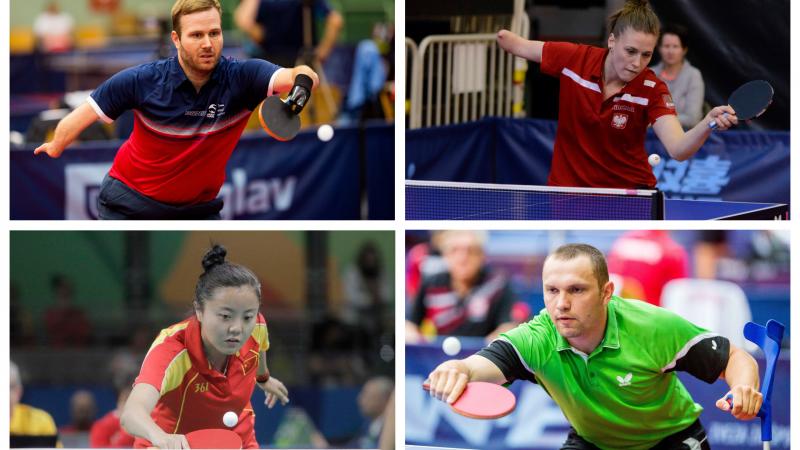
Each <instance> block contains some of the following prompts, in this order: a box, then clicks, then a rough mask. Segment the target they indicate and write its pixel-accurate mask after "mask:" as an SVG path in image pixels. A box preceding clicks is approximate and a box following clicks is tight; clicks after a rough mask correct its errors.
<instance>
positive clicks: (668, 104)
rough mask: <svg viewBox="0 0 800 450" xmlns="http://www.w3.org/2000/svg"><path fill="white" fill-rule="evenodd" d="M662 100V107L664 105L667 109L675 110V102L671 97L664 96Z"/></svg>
mask: <svg viewBox="0 0 800 450" xmlns="http://www.w3.org/2000/svg"><path fill="white" fill-rule="evenodd" d="M662 98H663V99H664V105H666V107H667V108H672V109H675V102H673V101H672V96H671V95H669V94H664V95H663V96H662Z"/></svg>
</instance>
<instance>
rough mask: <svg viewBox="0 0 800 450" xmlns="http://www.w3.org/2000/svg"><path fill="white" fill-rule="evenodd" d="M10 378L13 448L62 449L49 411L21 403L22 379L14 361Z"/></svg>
mask: <svg viewBox="0 0 800 450" xmlns="http://www.w3.org/2000/svg"><path fill="white" fill-rule="evenodd" d="M8 377H9V381H10V383H11V395H10V396H9V397H10V400H11V425H10V426H9V432H10V435H11V441H10V442H11V447H12V448H20V447H56V446H58V447H61V443H60V442H59V441H58V430H57V429H56V423H55V421H54V420H53V417H52V416H50V414H49V413H47V411H44V410H41V409H38V408H34V407H33V406H28V405H25V404H23V403H20V401H21V400H22V393H23V388H22V379H21V378H20V374H19V367H17V365H16V364H15V363H14V361H11V363H10V365H9V372H8Z"/></svg>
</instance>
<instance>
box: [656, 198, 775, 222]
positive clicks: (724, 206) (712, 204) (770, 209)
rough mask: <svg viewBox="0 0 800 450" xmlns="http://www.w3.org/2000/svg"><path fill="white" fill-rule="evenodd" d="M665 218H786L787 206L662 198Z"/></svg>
mask: <svg viewBox="0 0 800 450" xmlns="http://www.w3.org/2000/svg"><path fill="white" fill-rule="evenodd" d="M664 208H665V211H664V216H665V217H664V219H666V220H750V219H753V220H765V219H766V220H788V219H789V206H788V205H785V204H782V203H749V202H726V201H707V200H674V199H666V200H664Z"/></svg>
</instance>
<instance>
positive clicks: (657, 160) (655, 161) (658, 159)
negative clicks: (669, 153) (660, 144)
mask: <svg viewBox="0 0 800 450" xmlns="http://www.w3.org/2000/svg"><path fill="white" fill-rule="evenodd" d="M647 162H649V163H650V165H651V166H653V167H655V166H657V165H658V164H659V163H660V162H661V157H660V156H658V155H656V154H655V153H653V154H652V155H650V156H649V157H648V158H647Z"/></svg>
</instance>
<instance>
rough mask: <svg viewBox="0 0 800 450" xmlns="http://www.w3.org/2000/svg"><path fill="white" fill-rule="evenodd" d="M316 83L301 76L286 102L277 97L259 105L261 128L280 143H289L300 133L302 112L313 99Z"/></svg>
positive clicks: (296, 80)
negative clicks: (312, 90)
mask: <svg viewBox="0 0 800 450" xmlns="http://www.w3.org/2000/svg"><path fill="white" fill-rule="evenodd" d="M313 86H314V81H313V80H311V77H309V76H308V75H303V74H300V75H298V76H297V77H296V78H295V79H294V86H293V87H292V90H291V92H289V97H288V98H287V99H286V100H285V101H284V100H281V99H280V97H278V96H277V95H274V96H269V97H267V98H266V99H264V101H263V102H261V104H260V105H258V120H259V122H261V127H262V128H264V130H265V131H266V132H267V134H269V135H270V136H272V137H273V138H275V139H277V140H279V141H289V140H291V139H294V137H295V136H297V133H298V132H299V131H300V112H301V111H302V110H303V108H304V107H305V106H306V103H308V100H309V99H310V98H311V88H312V87H313Z"/></svg>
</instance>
